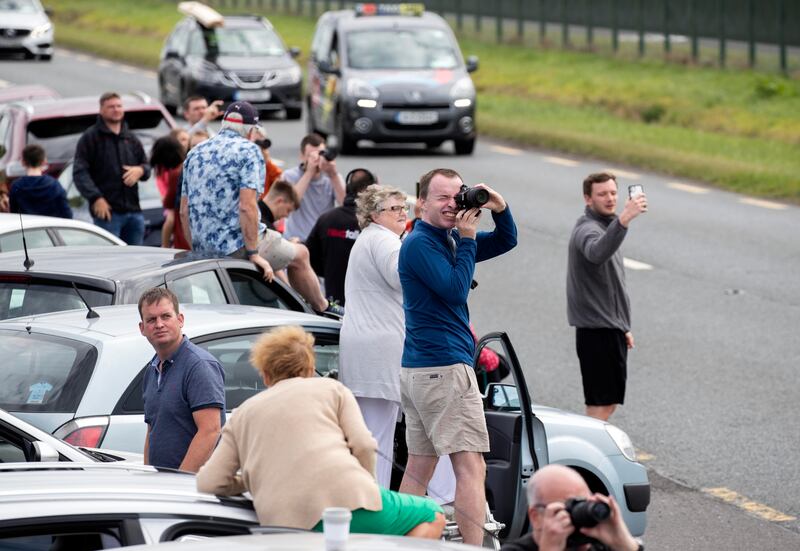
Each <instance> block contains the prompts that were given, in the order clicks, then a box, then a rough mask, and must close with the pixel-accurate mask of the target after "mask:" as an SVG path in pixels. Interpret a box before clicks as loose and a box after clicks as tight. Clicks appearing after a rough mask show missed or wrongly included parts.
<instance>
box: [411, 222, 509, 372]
mask: <svg viewBox="0 0 800 551" xmlns="http://www.w3.org/2000/svg"><path fill="white" fill-rule="evenodd" d="M492 218H493V219H494V223H495V230H494V231H493V232H478V234H477V236H476V238H475V239H465V238H464V239H462V238H461V237H460V236H459V235H458V231H456V230H452V231H450V232H448V230H444V229H441V228H437V227H435V226H432V225H430V224H428V223H426V222H424V221H422V220H420V221H419V222H417V223H416V224H415V225H414V231H412V232H411V233H410V234H409V235H408V237H406V238H405V240H404V241H403V245H402V247H401V248H400V259H399V264H398V270H399V272H400V283H401V285H402V286H403V311H404V312H405V317H406V338H405V343H404V345H403V360H402V366H403V367H437V366H444V365H452V364H455V363H465V364H468V365H472V356H473V355H474V354H475V339H474V338H473V337H472V331H470V327H469V308H468V307H467V298H468V297H469V291H470V285H471V284H472V276H473V273H474V271H475V262H482V261H484V260H488V259H490V258H494V257H495V256H498V255H501V254H503V253H504V252H506V251H509V250H511V249H513V248H514V246H516V244H517V227H516V225H515V224H514V219H513V218H512V217H511V211H510V209H509V208H508V207H506V209H505V210H504V211H503V212H501V213H500V214H495V213H494V212H493V213H492ZM448 233H450V235H451V236H452V238H453V241H454V245H455V247H456V251H455V254H453V250H452V249H451V245H450V244H449V242H448V241H449V240H448Z"/></svg>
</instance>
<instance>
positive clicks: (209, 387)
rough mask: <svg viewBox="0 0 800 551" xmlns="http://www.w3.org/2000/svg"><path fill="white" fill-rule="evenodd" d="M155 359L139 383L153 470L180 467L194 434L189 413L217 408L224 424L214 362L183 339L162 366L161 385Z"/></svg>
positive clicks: (220, 376)
mask: <svg viewBox="0 0 800 551" xmlns="http://www.w3.org/2000/svg"><path fill="white" fill-rule="evenodd" d="M158 362H159V360H158V355H156V356H155V357H154V358H153V359H152V360H151V361H150V363H149V364H147V368H146V369H145V373H144V380H143V381H142V395H143V398H144V422H145V423H147V424H148V425H150V444H149V452H148V455H149V457H148V460H149V463H150V465H154V466H156V467H169V468H172V469H177V468H178V467H180V465H181V462H182V461H183V458H184V457H185V456H186V451H187V450H188V449H189V444H191V442H192V438H194V435H195V434H196V433H197V425H195V422H194V417H192V413H193V412H195V411H197V410H200V409H206V408H219V410H220V411H219V418H220V426H222V425H224V424H225V371H224V370H223V369H222V366H221V365H220V363H219V362H218V361H217V359H216V358H215V357H214V356H212V355H211V354H210V353H208V352H207V351H206V350H203V349H202V348H200V347H199V346H197V345H195V344H193V343H192V342H191V341H190V340H189V339H187V338H186V337H183V341H182V342H181V346H180V348H178V350H177V351H176V352H175V354H173V355H172V357H171V358H170V359H168V360H166V361H165V362H164V368H163V373H162V374H161V381H159V373H158Z"/></svg>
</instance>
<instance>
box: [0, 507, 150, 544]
mask: <svg viewBox="0 0 800 551" xmlns="http://www.w3.org/2000/svg"><path fill="white" fill-rule="evenodd" d="M129 522H130V521H125V520H123V521H116V522H115V521H113V520H112V521H108V520H106V519H97V518H94V519H93V518H92V517H91V516H89V515H87V516H86V517H85V520H70V521H60V522H53V520H51V519H36V518H32V519H30V524H29V525H27V526H18V525H17V526H13V527H9V528H6V529H0V548H2V549H10V550H15V549H18V550H20V551H67V550H70V551H72V550H78V549H117V548H120V547H123V545H133V544H136V543H143V542H144V540H143V539H142V538H141V533H139V534H137V535H133V534H132V533H131V532H133V530H130V528H132V527H128V528H129V530H126V532H127V534H124V533H123V532H122V530H121V528H120V526H121V524H123V523H129ZM137 528H138V527H137ZM136 531H138V530H136ZM126 536H127V537H126ZM126 539H129V540H130V541H126Z"/></svg>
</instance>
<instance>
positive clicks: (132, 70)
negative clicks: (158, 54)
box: [117, 65, 139, 75]
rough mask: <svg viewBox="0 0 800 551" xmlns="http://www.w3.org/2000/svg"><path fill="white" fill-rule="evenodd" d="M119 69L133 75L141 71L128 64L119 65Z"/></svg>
mask: <svg viewBox="0 0 800 551" xmlns="http://www.w3.org/2000/svg"><path fill="white" fill-rule="evenodd" d="M117 69H119V70H120V71H122V72H123V73H129V74H132V75H135V74H138V73H139V69H134V68H133V67H128V66H127V65H118V66H117Z"/></svg>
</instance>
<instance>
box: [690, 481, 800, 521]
mask: <svg viewBox="0 0 800 551" xmlns="http://www.w3.org/2000/svg"><path fill="white" fill-rule="evenodd" d="M702 492H703V493H705V494H708V495H710V496H714V497H716V498H717V499H721V500H722V501H724V502H726V503H730V504H731V505H735V506H737V507H739V508H740V509H743V510H745V511H747V512H748V513H750V514H753V515H755V516H757V517H760V518H763V519H764V520H768V521H770V522H789V521H792V520H797V519H796V517H793V516H791V515H787V514H785V513H781V512H780V511H777V510H775V509H773V508H772V507H770V506H768V505H764V504H763V503H758V502H757V501H753V500H750V499H747V498H746V497H744V496H743V495H741V494H737V493H736V492H734V491H733V490H730V489H728V488H722V487H720V488H703V489H702Z"/></svg>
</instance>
